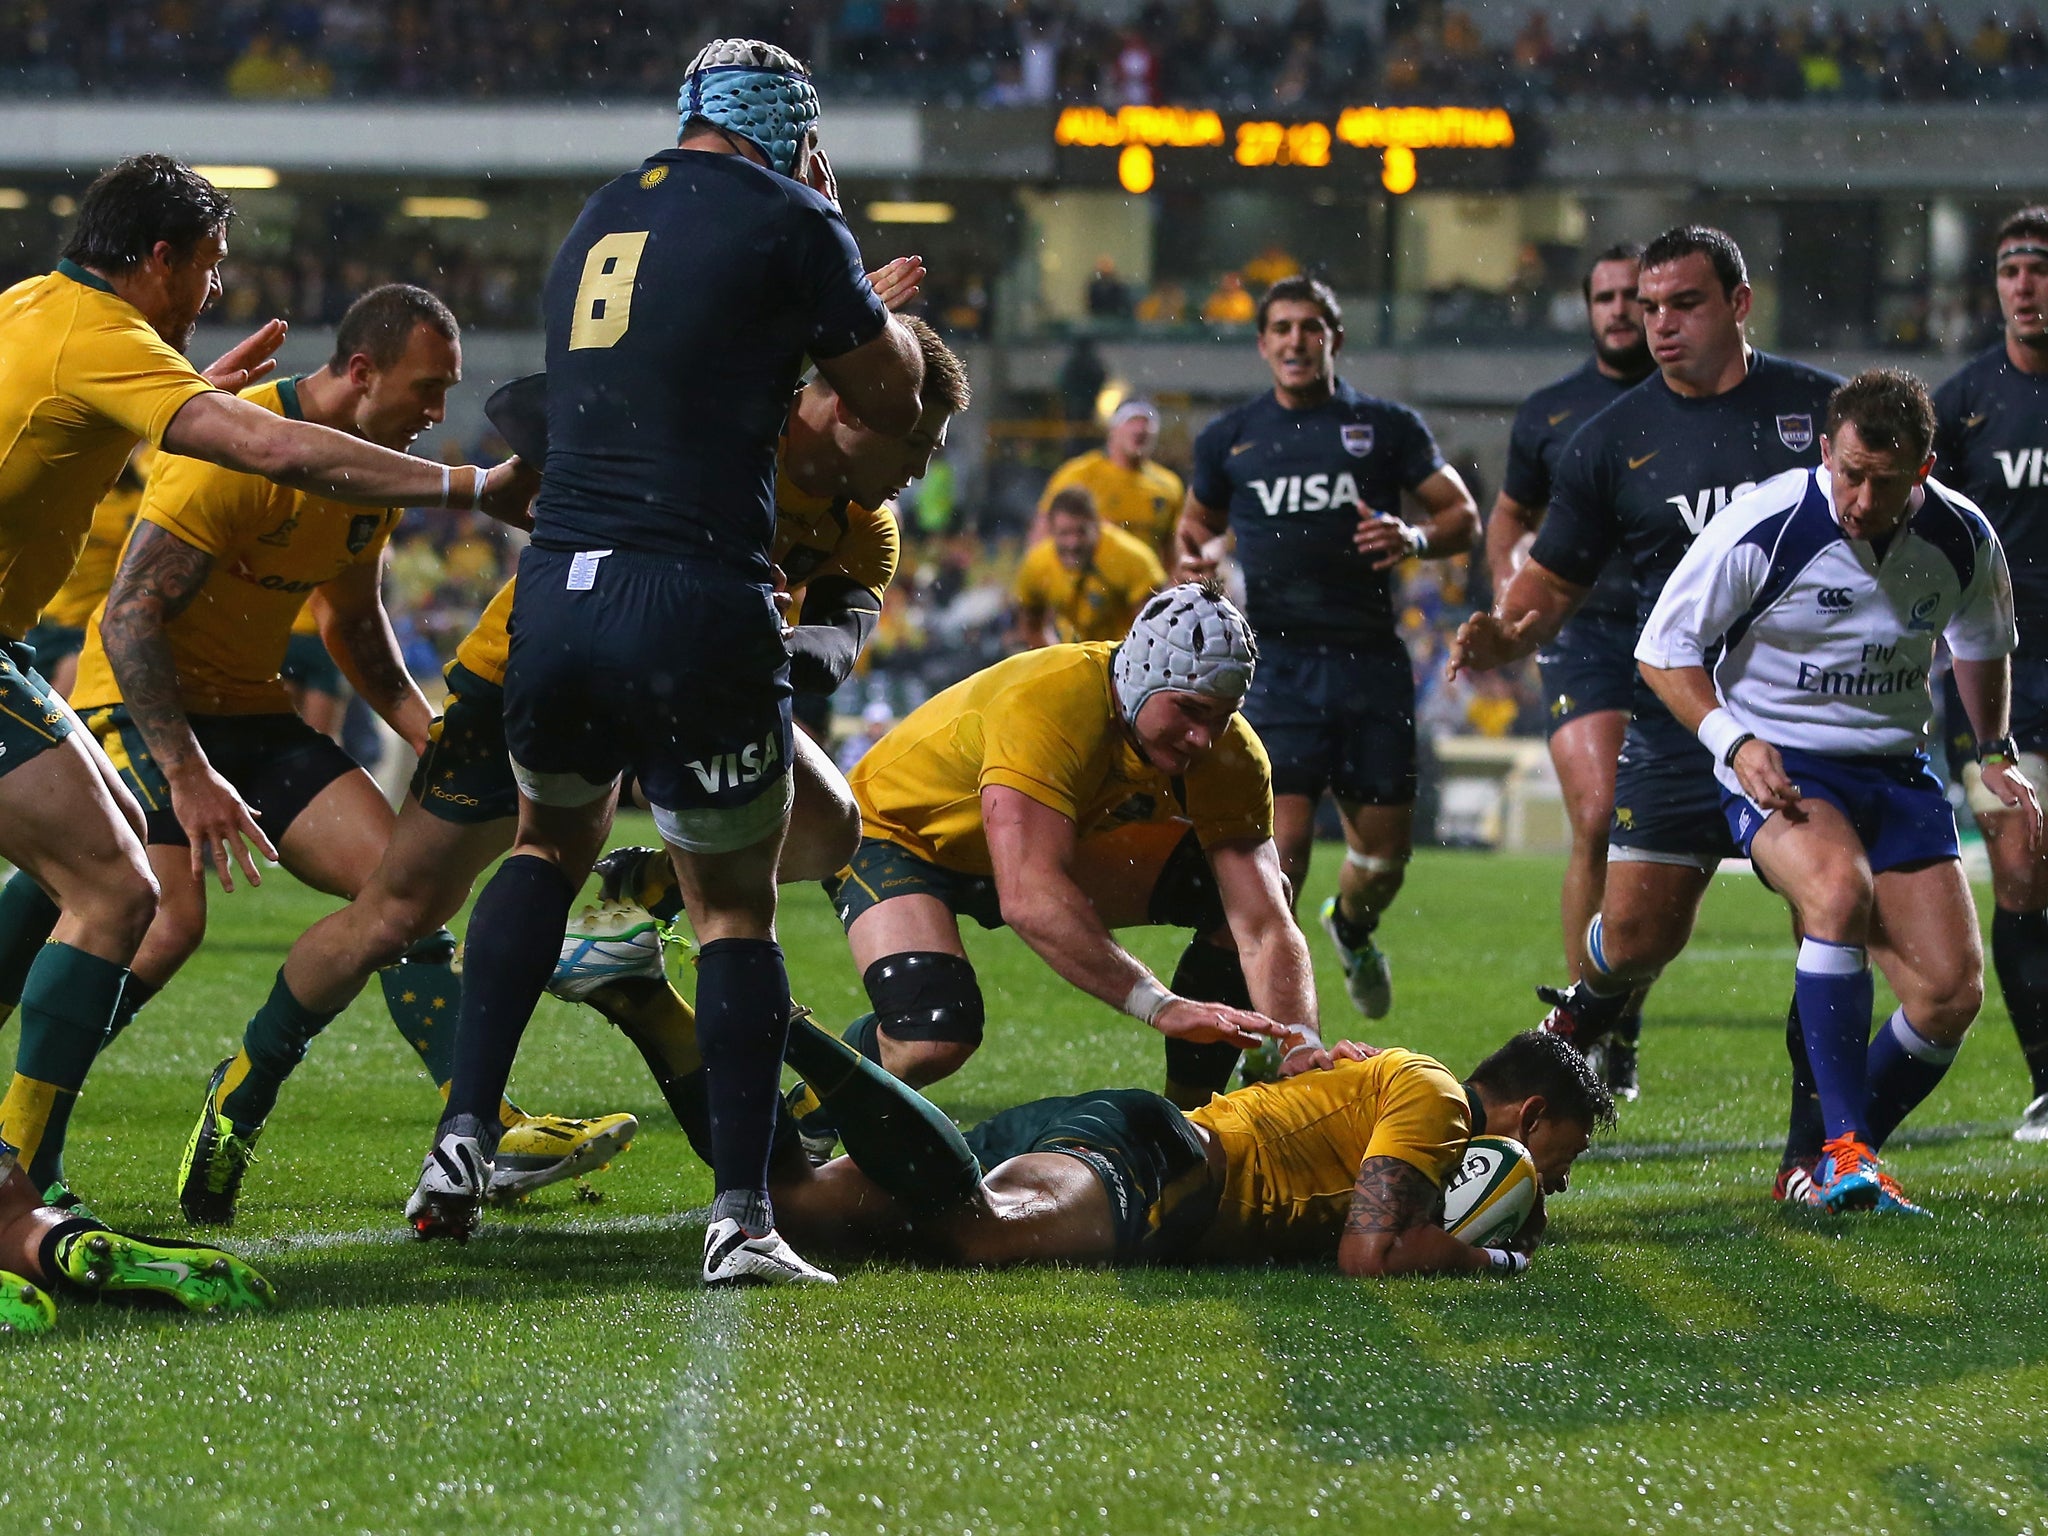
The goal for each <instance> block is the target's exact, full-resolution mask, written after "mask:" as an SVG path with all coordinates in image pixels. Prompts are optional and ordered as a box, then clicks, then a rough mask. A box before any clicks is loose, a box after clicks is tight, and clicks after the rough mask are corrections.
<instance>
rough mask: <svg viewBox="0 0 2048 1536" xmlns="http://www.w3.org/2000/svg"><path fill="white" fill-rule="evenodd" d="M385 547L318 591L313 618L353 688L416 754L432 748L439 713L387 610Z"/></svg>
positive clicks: (387, 555)
mask: <svg viewBox="0 0 2048 1536" xmlns="http://www.w3.org/2000/svg"><path fill="white" fill-rule="evenodd" d="M389 560H390V552H389V550H386V552H385V553H384V555H383V556H381V557H380V558H379V559H378V560H377V561H376V563H374V564H367V565H352V566H350V567H349V568H348V569H347V570H345V571H343V572H342V573H341V574H340V575H339V576H337V577H335V578H334V580H332V581H330V582H328V583H327V584H326V585H325V586H322V587H318V588H316V589H315V590H314V592H313V597H312V602H313V617H314V618H315V619H317V620H318V621H319V624H320V640H321V643H322V644H324V645H325V646H326V647H327V650H328V654H330V655H331V656H333V657H334V660H335V664H336V665H338V666H339V667H340V668H341V671H342V675H343V676H344V677H346V678H347V679H348V680H349V686H351V687H352V688H354V689H355V691H356V692H357V693H359V694H361V695H362V697H363V702H364V703H365V704H367V705H369V706H370V708H372V709H374V710H375V711H376V712H377V716H378V718H379V719H381V720H382V721H383V722H384V723H385V724H386V725H388V726H390V727H391V729H392V730H394V731H396V732H397V733H398V734H399V737H400V738H401V739H402V740H403V741H404V742H405V744H406V745H407V746H409V747H411V748H412V749H413V751H415V752H424V751H426V750H427V732H428V729H429V728H430V727H431V726H432V725H433V723H434V711H433V709H432V707H431V706H430V705H429V704H428V703H427V696H426V695H425V694H423V693H421V692H420V688H419V684H417V683H415V682H414V681H413V680H412V674H411V673H410V672H408V671H407V670H406V667H405V656H404V654H403V653H402V652H401V651H400V650H399V648H398V636H397V634H396V633H395V632H393V630H392V628H391V615H390V614H388V613H386V612H385V611H384V596H383V591H382V580H383V574H384V567H385V566H386V564H388V563H389Z"/></svg>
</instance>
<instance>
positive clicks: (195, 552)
mask: <svg viewBox="0 0 2048 1536" xmlns="http://www.w3.org/2000/svg"><path fill="white" fill-rule="evenodd" d="M251 409H253V410H260V409H261V407H251ZM262 414H264V415H266V416H267V415H269V414H270V413H269V412H268V411H263V412H262ZM212 570H213V557H212V556H211V555H209V554H207V553H206V552H205V551H204V550H201V549H196V548H194V547H193V546H192V545H190V544H188V543H186V542H185V541H184V540H183V539H181V538H179V537H178V536H177V535H176V534H175V533H172V532H171V531H170V530H169V529H167V528H163V527H160V526H159V525H157V524H155V523H152V522H146V521H145V522H139V523H137V524H136V525H135V532H134V533H133V534H132V535H130V537H129V540H128V548H127V550H126V551H125V552H124V553H123V554H122V556H121V566H120V569H119V570H117V571H116V572H115V573H114V585H113V587H112V589H111V590H110V591H109V592H108V593H107V602H106V607H105V608H104V609H103V610H102V612H101V614H100V640H101V643H102V644H104V645H105V646H106V649H107V663H108V665H109V666H110V667H111V668H112V669H113V673H114V680H115V681H116V682H118V683H119V684H120V685H121V698H122V701H123V702H124V703H125V704H126V705H127V706H128V715H129V718H130V719H132V720H133V721H134V722H135V727H136V729H137V730H139V731H141V732H142V739H143V740H144V741H145V742H147V743H148V744H149V751H150V755H151V756H152V757H154V758H155V759H156V762H157V767H158V768H160V769H162V770H163V775H164V778H165V780H166V781H167V782H168V783H169V784H170V787H171V809H172V811H173V812H174V813H175V814H176V816H177V818H178V825H179V826H180V827H182V828H183V829H184V831H185V837H186V839H187V841H188V842H189V843H190V844H191V848H192V878H193V879H195V880H198V879H203V878H204V877H205V869H206V863H207V861H208V859H209V858H211V859H212V862H213V868H214V873H215V874H216V875H217V876H219V878H220V884H221V889H222V890H224V891H232V890H233V889H234V888H235V877H234V872H233V868H232V863H233V860H236V859H239V860H240V861H241V865H242V872H243V873H244V874H245V875H247V876H248V878H249V883H250V884H251V885H261V884H262V883H263V876H262V873H261V872H260V871H259V870H258V869H257V868H256V864H255V861H254V860H252V859H251V858H250V857H249V848H248V846H247V845H248V844H253V845H254V846H255V847H256V849H257V850H258V851H259V852H261V853H262V854H263V856H264V857H265V858H267V859H275V858H276V857H277V850H276V849H275V848H273V847H272V846H271V845H270V839H269V838H267V837H265V836H264V835H263V829H262V828H261V827H259V826H257V825H256V813H255V812H254V811H252V810H250V809H249V807H248V806H247V805H245V804H243V803H242V797H241V796H240V795H238V794H236V793H235V788H234V786H233V785H232V784H230V783H228V781H227V780H226V779H224V778H222V777H221V776H220V775H219V774H217V773H215V772H214V771H213V765H212V764H211V763H209V762H208V761H207V760H206V754H205V752H203V751H202V750H200V746H199V738H198V737H197V736H195V735H194V734H193V732H192V722H191V721H190V720H189V719H188V718H187V717H186V714H185V706H184V703H183V701H182V700H181V699H180V697H179V694H178V667H177V663H176V662H175V661H174V660H173V659H172V657H171V646H170V641H169V640H168V639H167V638H166V637H165V635H164V627H165V626H166V625H167V624H169V623H170V622H171V620H172V619H175V618H176V617H177V616H178V615H179V614H181V613H183V612H184V611H185V609H186V608H187V607H189V606H190V605H191V602H192V599H193V598H194V597H196V596H198V594H199V589H200V588H201V587H202V586H204V585H205V584H206V578H207V576H208V574H209V573H210V572H211V571H212Z"/></svg>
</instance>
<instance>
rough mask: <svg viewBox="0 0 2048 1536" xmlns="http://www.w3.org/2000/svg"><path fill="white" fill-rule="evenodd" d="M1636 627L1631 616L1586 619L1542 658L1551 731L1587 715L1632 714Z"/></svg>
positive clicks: (1538, 657) (1538, 659)
mask: <svg viewBox="0 0 2048 1536" xmlns="http://www.w3.org/2000/svg"><path fill="white" fill-rule="evenodd" d="M1635 652H1636V623H1635V620H1634V619H1633V618H1630V617H1629V616H1628V615H1626V614H1612V615H1610V614H1584V613H1582V614H1580V615H1579V616H1578V617H1576V618H1574V619H1573V620H1572V621H1571V622H1570V623H1569V624H1567V625H1565V627H1564V628H1563V629H1562V630H1560V631H1559V632H1558V636H1557V639H1556V640H1554V641H1552V642H1551V643H1550V644H1549V645H1547V646H1545V647H1544V648H1543V649H1542V650H1540V651H1538V652H1537V653H1536V668H1537V671H1538V672H1540V673H1541V674H1542V677H1543V704H1544V708H1545V709H1546V710H1547V711H1548V713H1549V724H1548V727H1547V729H1548V731H1549V733H1550V734H1551V735H1553V736H1555V735H1556V734H1557V733H1558V731H1559V730H1561V729H1562V728H1563V727H1565V726H1567V725H1569V724H1570V723H1571V722H1572V721H1574V720H1577V719H1579V718H1580V717H1581V716H1584V715H1597V714H1599V713H1601V712H1602V711H1603V710H1613V709H1618V710H1622V711H1624V712H1625V711H1626V710H1627V709H1628V707H1629V702H1630V700H1631V698H1632V697H1633V696H1634V693H1635V682H1636V654H1635Z"/></svg>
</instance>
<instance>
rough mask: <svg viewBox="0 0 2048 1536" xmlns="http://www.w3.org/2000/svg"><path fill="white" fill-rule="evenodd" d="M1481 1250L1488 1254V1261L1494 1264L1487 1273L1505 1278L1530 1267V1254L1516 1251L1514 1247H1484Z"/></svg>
mask: <svg viewBox="0 0 2048 1536" xmlns="http://www.w3.org/2000/svg"><path fill="white" fill-rule="evenodd" d="M1479 1251H1480V1252H1481V1253H1483V1254H1485V1255H1486V1262H1487V1263H1488V1264H1490V1265H1492V1266H1493V1267H1492V1268H1491V1269H1489V1270H1488V1271H1487V1273H1488V1274H1490V1275H1498V1276H1499V1277H1500V1278H1501V1279H1503V1280H1506V1279H1509V1278H1511V1277H1512V1276H1515V1275H1519V1274H1520V1273H1521V1272H1522V1271H1523V1270H1525V1269H1527V1268H1528V1267H1529V1255H1527V1254H1526V1253H1516V1252H1515V1251H1514V1250H1513V1249H1512V1248H1482V1249H1480V1250H1479Z"/></svg>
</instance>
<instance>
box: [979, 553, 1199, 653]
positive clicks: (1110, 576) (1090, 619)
mask: <svg viewBox="0 0 2048 1536" xmlns="http://www.w3.org/2000/svg"><path fill="white" fill-rule="evenodd" d="M1165 585H1166V572H1165V570H1164V569H1163V568H1162V567H1161V566H1160V564H1159V557H1158V556H1157V555H1155V554H1153V553H1152V551H1151V550H1150V549H1149V548H1148V547H1147V546H1146V544H1145V542H1144V541H1143V540H1142V539H1138V538H1134V537H1132V536H1131V535H1130V534H1128V533H1125V532H1124V531H1123V529H1121V528H1112V527H1110V526H1109V524H1107V523H1104V524H1103V525H1102V538H1101V539H1100V541H1098V542H1097V544H1096V546H1095V553H1094V555H1093V557H1092V558H1090V560H1089V562H1088V564H1087V565H1086V566H1085V567H1084V568H1083V569H1081V570H1078V571H1070V570H1068V569H1067V568H1066V567H1065V566H1064V565H1062V564H1060V553H1059V550H1058V549H1057V548H1056V547H1055V546H1054V544H1053V542H1052V540H1051V539H1040V540H1039V541H1038V542H1037V543H1036V544H1034V545H1032V546H1031V549H1030V552H1029V553H1028V554H1026V555H1025V556H1024V563H1023V564H1022V565H1020V566H1018V568H1017V583H1016V597H1017V604H1018V606H1019V607H1021V608H1023V609H1024V610H1026V611H1027V612H1032V613H1047V614H1050V615H1051V616H1052V624H1053V632H1054V633H1055V634H1057V635H1058V636H1059V637H1060V639H1061V640H1062V641H1066V642H1074V641H1083V640H1121V639H1123V637H1124V636H1125V635H1127V634H1129V633H1130V629H1131V620H1132V619H1134V618H1136V617H1137V616H1138V610H1139V609H1140V608H1142V607H1143V606H1144V605H1145V599H1146V598H1148V597H1150V596H1151V595H1152V594H1153V593H1154V592H1157V591H1158V590H1159V589H1160V588H1161V587H1163V586H1165Z"/></svg>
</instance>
